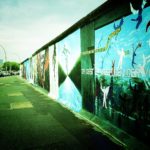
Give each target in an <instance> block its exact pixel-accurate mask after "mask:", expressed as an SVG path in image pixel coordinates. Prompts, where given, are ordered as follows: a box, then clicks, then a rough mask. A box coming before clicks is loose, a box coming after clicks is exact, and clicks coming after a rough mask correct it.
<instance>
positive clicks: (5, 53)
mask: <svg viewBox="0 0 150 150" xmlns="http://www.w3.org/2000/svg"><path fill="white" fill-rule="evenodd" d="M0 47H1V48H2V49H3V51H4V55H5V62H6V61H7V55H6V50H5V48H4V47H3V46H2V45H0ZM5 69H6V71H7V66H6V68H5Z"/></svg>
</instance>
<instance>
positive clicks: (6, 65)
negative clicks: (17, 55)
mask: <svg viewBox="0 0 150 150" xmlns="http://www.w3.org/2000/svg"><path fill="white" fill-rule="evenodd" d="M3 69H4V70H14V71H18V70H19V63H17V62H10V61H7V62H5V63H4V64H3Z"/></svg>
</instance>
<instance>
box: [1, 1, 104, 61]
mask: <svg viewBox="0 0 150 150" xmlns="http://www.w3.org/2000/svg"><path fill="white" fill-rule="evenodd" d="M104 1H105V0H102V1H99V0H95V1H94V2H93V0H75V1H74V0H68V1H67V2H66V0H57V1H56V0H44V1H43V0H32V1H31V0H13V1H11V0H5V1H0V22H1V24H0V31H1V32H0V44H1V45H3V46H4V47H5V49H6V52H7V55H8V59H9V60H11V59H13V60H14V59H16V61H20V60H21V61H22V60H24V59H26V58H27V57H29V56H31V54H32V53H33V52H35V51H36V50H37V49H39V48H40V47H42V46H43V45H44V44H46V43H47V42H49V41H50V40H52V39H53V38H54V37H56V36H58V35H59V34H61V33H62V32H63V31H64V30H66V29H67V28H69V27H70V26H71V25H73V24H74V23H75V22H77V21H78V20H79V19H81V18H82V17H84V16H85V15H87V14H88V13H89V12H91V11H92V10H93V9H95V8H96V7H98V6H99V5H100V4H101V3H103V2H104ZM0 51H1V49H0ZM13 53H15V54H17V55H18V58H16V57H15V55H14V54H13Z"/></svg>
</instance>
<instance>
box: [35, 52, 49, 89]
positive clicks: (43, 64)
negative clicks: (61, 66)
mask: <svg viewBox="0 0 150 150" xmlns="http://www.w3.org/2000/svg"><path fill="white" fill-rule="evenodd" d="M36 58H37V83H38V85H40V86H41V87H43V88H45V89H46V90H48V91H49V50H48V49H47V50H43V51H41V52H39V53H38V54H37V56H36Z"/></svg>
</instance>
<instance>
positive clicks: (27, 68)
mask: <svg viewBox="0 0 150 150" xmlns="http://www.w3.org/2000/svg"><path fill="white" fill-rule="evenodd" d="M23 77H24V78H25V79H27V80H28V81H29V80H30V61H29V59H28V60H26V61H25V62H24V65H23Z"/></svg>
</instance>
